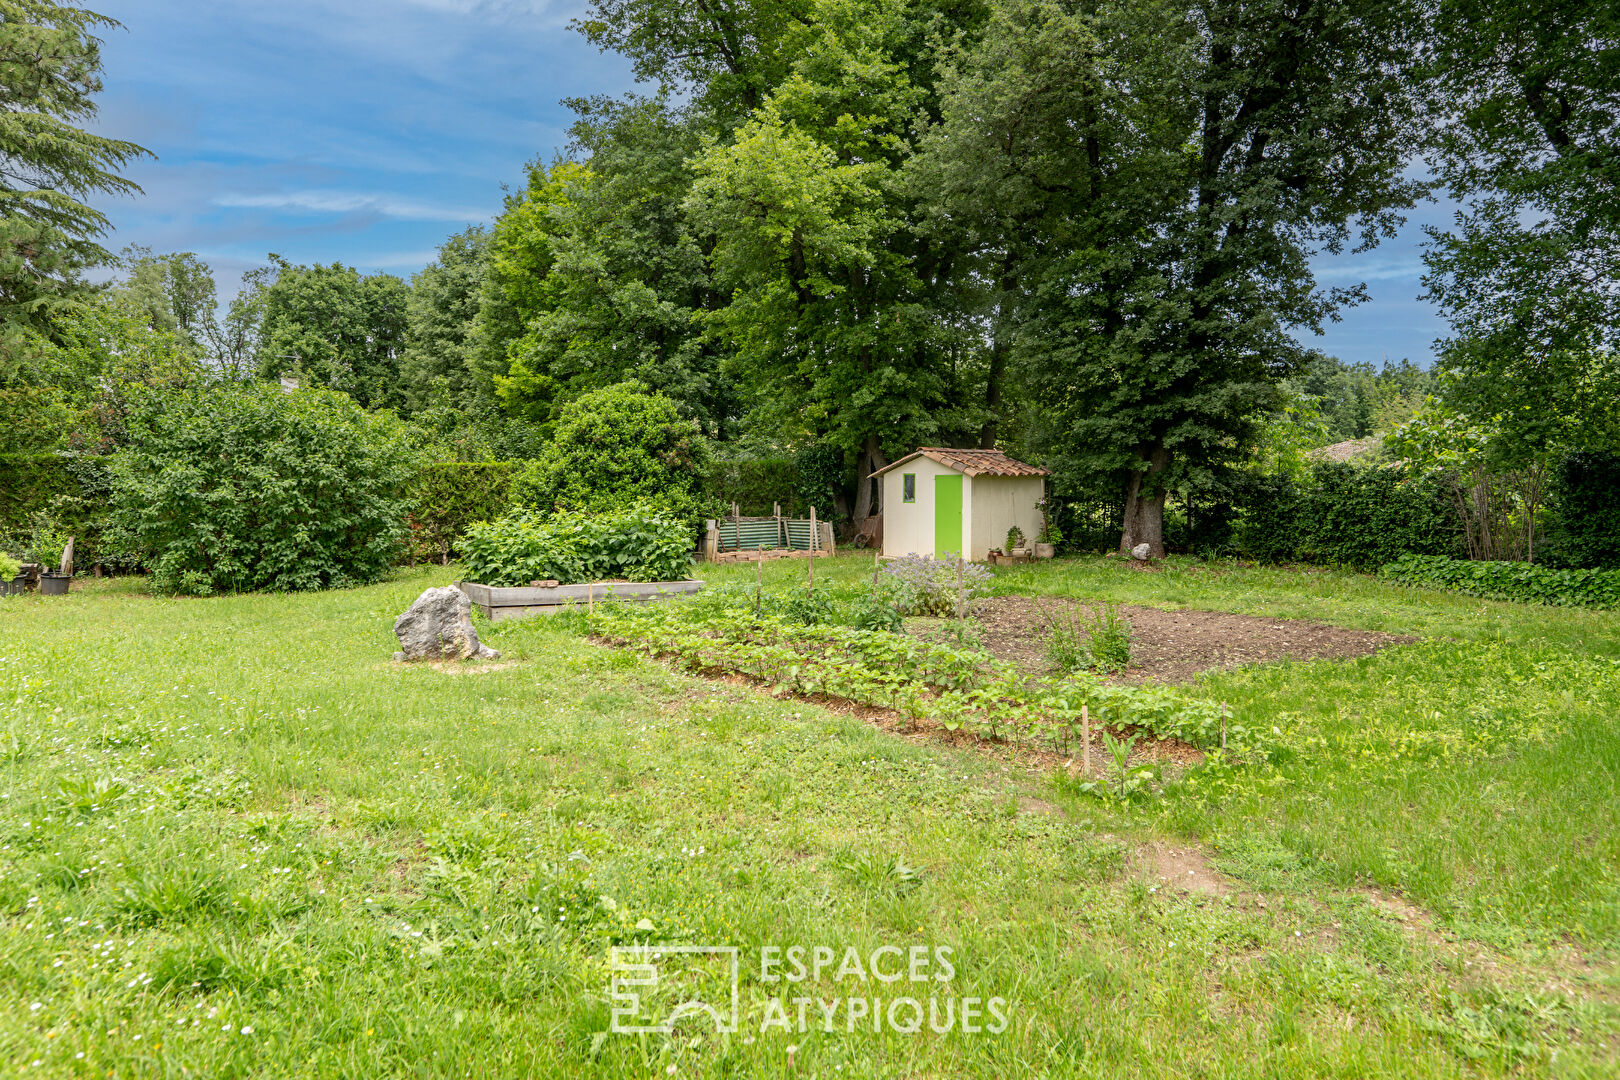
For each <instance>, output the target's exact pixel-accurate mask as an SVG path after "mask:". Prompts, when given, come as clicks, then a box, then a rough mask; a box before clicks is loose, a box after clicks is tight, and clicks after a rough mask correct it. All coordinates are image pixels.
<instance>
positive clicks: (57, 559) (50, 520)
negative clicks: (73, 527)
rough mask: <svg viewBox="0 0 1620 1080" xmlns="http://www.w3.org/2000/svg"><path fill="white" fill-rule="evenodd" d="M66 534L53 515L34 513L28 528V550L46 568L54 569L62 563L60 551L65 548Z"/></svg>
mask: <svg viewBox="0 0 1620 1080" xmlns="http://www.w3.org/2000/svg"><path fill="white" fill-rule="evenodd" d="M67 542H68V534H67V533H66V532H65V531H64V530H63V529H62V527H61V524H60V523H59V522H58V521H57V520H56V518H55V516H54V515H52V514H49V513H45V512H43V511H42V512H40V513H37V514H35V515H34V518H33V522H32V524H31V525H30V526H29V529H28V550H30V551H32V552H33V553H34V559H35V561H36V562H38V563H39V564H40V565H42V566H44V567H45V569H46V570H55V569H56V568H57V567H58V566H60V565H61V564H62V552H63V551H65V550H66V549H67Z"/></svg>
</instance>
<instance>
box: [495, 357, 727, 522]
mask: <svg viewBox="0 0 1620 1080" xmlns="http://www.w3.org/2000/svg"><path fill="white" fill-rule="evenodd" d="M709 461H710V451H709V443H708V440H707V439H705V438H704V437H703V434H702V433H701V432H700V431H699V430H698V426H697V424H696V422H694V421H692V420H683V419H681V416H680V414H679V413H678V412H676V410H675V403H674V402H673V401H671V400H670V399H669V398H667V397H665V396H663V395H662V394H653V393H649V392H648V390H647V388H646V387H645V386H643V385H642V384H641V383H638V382H623V383H617V384H615V385H613V386H608V387H603V388H602V389H600V390H593V391H591V392H590V393H588V394H585V395H584V396H582V397H580V398H578V399H576V400H574V401H571V402H569V403H568V404H567V405H564V406H563V407H562V410H561V412H560V414H559V416H558V419H557V427H556V434H555V435H554V436H553V438H552V441H551V444H550V445H549V446H548V447H547V448H546V452H545V455H544V456H543V457H542V458H540V460H538V461H536V462H534V463H533V464H532V465H530V466H529V467H528V468H527V469H525V470H524V471H523V472H522V473H520V474H519V475H518V477H517V478H516V479H515V480H514V481H513V483H512V503H513V505H514V506H517V507H522V508H527V509H531V510H536V511H539V512H540V513H541V514H551V513H553V512H555V511H559V510H573V511H581V512H584V513H592V514H600V513H604V512H610V511H615V510H619V509H622V508H624V507H628V506H632V505H636V504H642V503H648V504H652V505H656V506H658V507H659V508H661V509H663V510H666V511H668V512H669V513H671V514H673V515H675V516H676V517H678V518H679V519H681V520H682V521H685V522H686V523H687V524H688V526H689V527H691V528H695V527H696V525H697V524H698V523H699V522H700V521H702V520H703V518H704V517H706V516H708V515H707V508H708V501H707V500H706V499H705V498H704V497H703V492H702V488H703V478H704V476H705V475H706V474H707V472H708V470H709Z"/></svg>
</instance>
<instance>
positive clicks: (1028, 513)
mask: <svg viewBox="0 0 1620 1080" xmlns="http://www.w3.org/2000/svg"><path fill="white" fill-rule="evenodd" d="M963 487H964V489H967V488H971V489H972V494H971V495H969V494H967V493H966V492H964V494H963V496H962V502H963V516H964V517H965V518H967V521H966V522H965V523H964V526H965V527H964V529H963V535H962V541H963V546H964V547H966V548H967V549H968V553H969V554H968V558H969V559H974V560H977V561H981V562H982V561H983V560H984V559H986V558H988V557H989V555H990V549H991V548H993V547H994V548H999V547H1002V546H1003V545H1005V544H1006V542H1007V530H1008V529H1010V528H1012V527H1013V526H1014V525H1017V526H1018V527H1019V528H1020V529H1022V530H1023V531H1024V539H1025V541H1027V542H1028V543H1031V544H1033V543H1034V542H1035V538H1036V537H1037V536H1039V535H1040V534H1041V512H1040V511H1039V510H1038V509H1036V507H1035V504H1036V503H1038V502H1040V501H1041V497H1042V496H1043V495H1044V494H1045V493H1046V480H1045V478H1044V477H1040V476H974V477H969V478H968V480H967V481H966V482H965V483H964V484H963ZM884 528H885V529H887V528H888V522H887V521H885V522H884Z"/></svg>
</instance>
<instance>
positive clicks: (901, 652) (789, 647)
mask: <svg viewBox="0 0 1620 1080" xmlns="http://www.w3.org/2000/svg"><path fill="white" fill-rule="evenodd" d="M592 629H593V632H594V633H595V634H597V635H598V636H599V637H601V638H604V639H606V640H608V641H611V642H613V643H615V644H618V645H622V646H625V647H630V648H635V649H639V650H641V651H643V652H646V653H648V654H649V655H653V656H658V657H661V658H664V659H667V660H670V661H673V662H675V663H677V664H679V665H680V666H682V667H685V668H687V669H689V670H693V671H701V672H729V673H737V674H742V675H746V676H749V677H751V678H754V679H757V680H759V681H760V682H762V683H764V684H766V685H768V686H771V687H777V688H781V689H782V690H784V691H791V692H793V693H798V694H806V695H813V694H826V695H828V696H831V697H838V698H844V699H847V700H850V701H855V702H860V703H862V704H867V705H874V706H878V707H882V708H888V709H893V710H895V711H897V712H899V713H900V714H901V715H903V716H904V717H906V718H907V719H908V721H909V722H911V723H913V724H915V723H917V722H919V721H920V720H922V719H923V718H924V717H928V718H931V719H933V720H934V721H936V722H938V723H939V724H940V725H942V726H943V727H945V728H946V729H948V730H953V731H955V730H965V731H969V732H972V733H974V734H976V735H978V736H980V737H982V738H986V739H995V740H1007V741H1012V742H1015V743H1019V744H1022V745H1028V746H1031V747H1035V748H1042V749H1051V750H1054V751H1056V752H1058V753H1063V754H1067V753H1070V752H1072V751H1073V750H1074V749H1075V748H1076V747H1077V746H1079V745H1080V740H1081V738H1082V734H1083V727H1084V725H1085V724H1086V723H1088V722H1089V724H1090V725H1091V726H1092V728H1093V730H1094V731H1095V730H1100V729H1104V728H1115V729H1121V730H1123V729H1128V728H1141V729H1145V730H1147V731H1150V732H1152V733H1153V734H1155V735H1159V736H1162V737H1172V738H1177V739H1180V740H1182V741H1184V742H1187V743H1191V744H1192V745H1194V746H1198V747H1200V748H1203V749H1206V750H1214V749H1217V748H1219V747H1220V746H1221V743H1222V738H1223V720H1225V724H1224V728H1225V731H1224V739H1225V743H1226V746H1227V750H1228V753H1229V754H1232V755H1235V756H1241V757H1245V758H1253V757H1258V756H1263V755H1264V753H1265V748H1266V743H1267V742H1268V740H1267V738H1266V735H1267V732H1266V731H1264V730H1261V729H1257V728H1255V727H1252V726H1249V725H1245V724H1243V723H1240V722H1236V721H1235V720H1232V719H1231V718H1228V717H1224V716H1223V712H1224V707H1223V706H1222V705H1221V704H1219V703H1217V702H1213V701H1207V700H1203V699H1200V698H1195V697H1191V696H1189V695H1188V694H1187V693H1185V692H1184V691H1181V690H1177V689H1173V688H1170V687H1163V686H1152V685H1140V684H1138V685H1121V684H1113V683H1108V682H1105V681H1103V680H1102V679H1101V678H1098V677H1097V676H1094V675H1090V674H1086V673H1081V674H1079V675H1074V676H1065V677H1064V678H1062V679H1038V678H1031V677H1029V676H1028V675H1026V674H1025V673H1024V672H1023V671H1022V670H1020V669H1019V668H1018V667H1017V666H1016V665H1014V664H1011V663H1008V662H1006V661H1003V660H998V659H996V658H995V657H993V656H991V655H990V654H988V653H986V652H983V651H981V650H978V649H974V648H971V647H965V646H957V645H953V644H949V643H946V642H939V641H924V640H921V639H918V638H913V637H910V636H907V635H905V634H898V633H890V632H886V631H881V630H867V629H860V628H856V627H850V626H828V625H803V624H799V623H796V622H793V621H790V620H787V619H784V618H783V617H781V616H780V615H779V614H770V613H767V614H762V615H757V616H756V615H755V614H754V612H753V611H752V610H750V609H748V608H744V607H739V606H736V605H729V604H724V603H721V604H714V603H710V604H706V605H705V604H685V603H683V604H680V605H649V606H646V607H639V606H637V607H631V606H628V605H625V606H619V605H615V606H614V607H613V608H611V609H607V608H604V609H599V613H598V614H597V615H596V616H595V617H594V619H593V621H592ZM1082 709H1084V714H1083V713H1082Z"/></svg>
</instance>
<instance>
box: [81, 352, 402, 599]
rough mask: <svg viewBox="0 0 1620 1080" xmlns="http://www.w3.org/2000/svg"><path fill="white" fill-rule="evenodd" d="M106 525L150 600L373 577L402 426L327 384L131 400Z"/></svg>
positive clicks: (389, 531) (394, 527)
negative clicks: (148, 581) (147, 583)
mask: <svg viewBox="0 0 1620 1080" xmlns="http://www.w3.org/2000/svg"><path fill="white" fill-rule="evenodd" d="M131 405H132V407H131V411H130V413H129V415H128V418H127V419H128V426H129V435H130V439H129V445H128V446H127V447H126V448H125V449H122V450H120V451H118V453H117V454H116V455H114V457H113V460H112V468H111V472H110V478H111V481H112V500H111V526H112V528H113V529H115V530H117V531H119V532H120V533H122V534H123V535H124V536H126V537H127V539H128V543H129V546H130V549H131V550H132V551H134V552H136V553H138V554H139V555H140V556H141V557H142V559H143V560H144V562H145V564H146V566H147V567H148V568H149V569H150V570H151V571H152V584H153V586H154V587H155V588H156V589H158V590H159V591H163V592H185V593H196V594H207V593H217V592H245V591H251V590H277V591H279V590H295V589H319V588H328V587H339V586H346V585H360V584H365V583H367V582H370V581H375V580H376V579H377V578H379V577H381V576H382V574H383V572H384V571H386V570H387V569H388V567H389V566H391V565H393V563H394V561H395V559H396V558H397V556H398V554H399V549H400V546H401V542H402V540H403V539H404V534H405V514H406V505H405V500H404V498H403V491H404V489H405V487H406V485H407V484H408V483H409V482H410V479H411V477H412V476H413V475H414V473H415V470H416V465H417V461H416V456H415V453H414V451H413V450H412V449H411V447H410V446H409V445H408V444H407V436H406V432H405V429H404V427H403V425H401V424H400V423H399V421H398V420H396V419H394V418H393V417H392V416H391V415H388V414H379V413H368V412H366V411H365V410H364V409H362V408H361V407H360V406H359V405H358V404H356V403H355V401H354V399H353V398H350V397H348V396H347V395H345V394H340V393H337V392H335V391H330V390H300V391H298V392H296V393H291V394H288V393H283V392H282V391H281V389H280V388H279V387H276V386H268V385H265V384H262V383H254V384H240V383H226V384H215V385H211V386H204V387H198V388H194V389H188V390H185V391H181V392H176V391H174V390H172V389H161V390H158V389H153V390H149V391H148V390H143V391H142V392H141V393H139V394H137V395H134V396H133V397H132V399H131Z"/></svg>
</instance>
